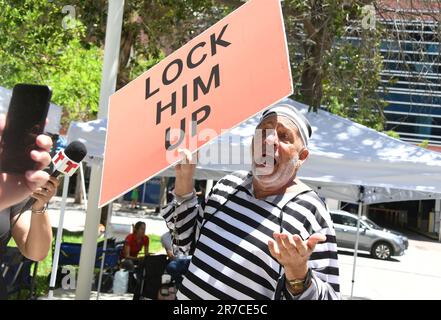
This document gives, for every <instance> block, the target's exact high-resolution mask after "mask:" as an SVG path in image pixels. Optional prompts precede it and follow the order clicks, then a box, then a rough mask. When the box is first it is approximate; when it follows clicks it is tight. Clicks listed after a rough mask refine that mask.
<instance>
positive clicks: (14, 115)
mask: <svg viewBox="0 0 441 320" xmlns="http://www.w3.org/2000/svg"><path fill="white" fill-rule="evenodd" d="M51 96H52V92H51V90H50V88H49V87H47V86H40V85H29V84H18V85H16V86H15V87H14V89H13V91H12V97H11V101H10V103H9V110H8V115H7V117H6V122H5V127H4V131H3V133H2V138H1V142H0V149H1V155H0V170H1V172H7V173H16V174H24V173H25V172H26V171H28V170H39V169H40V168H38V161H39V160H38V156H37V154H36V152H37V150H38V149H39V146H38V145H37V137H38V136H39V135H41V134H42V133H43V130H44V126H45V123H46V117H47V114H48V110H49V103H50V100H51ZM32 153H34V155H32ZM35 157H36V158H35Z"/></svg>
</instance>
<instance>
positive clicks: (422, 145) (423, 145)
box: [418, 140, 429, 149]
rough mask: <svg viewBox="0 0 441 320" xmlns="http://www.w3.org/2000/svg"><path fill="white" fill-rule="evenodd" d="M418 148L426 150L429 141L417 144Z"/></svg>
mask: <svg viewBox="0 0 441 320" xmlns="http://www.w3.org/2000/svg"><path fill="white" fill-rule="evenodd" d="M418 147H421V148H424V149H427V148H428V147H429V140H423V141H421V143H420V144H418Z"/></svg>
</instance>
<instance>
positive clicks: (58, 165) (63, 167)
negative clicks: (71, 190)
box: [21, 141, 87, 212]
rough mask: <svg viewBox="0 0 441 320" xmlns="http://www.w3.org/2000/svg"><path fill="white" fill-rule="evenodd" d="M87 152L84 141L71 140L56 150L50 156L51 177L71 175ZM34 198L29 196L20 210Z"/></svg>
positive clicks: (26, 206) (29, 204) (31, 203)
mask: <svg viewBox="0 0 441 320" xmlns="http://www.w3.org/2000/svg"><path fill="white" fill-rule="evenodd" d="M86 154H87V149H86V146H85V145H84V143H82V142H80V141H73V142H71V143H69V145H68V146H67V147H66V149H64V150H60V151H58V152H57V153H56V154H55V156H54V157H53V158H52V165H53V168H54V169H53V172H52V174H51V177H55V178H56V177H58V176H59V175H60V174H64V175H67V176H69V177H71V176H72V175H73V174H74V173H75V171H77V169H78V168H79V166H80V162H81V161H83V159H84V157H85V156H86ZM35 201H36V199H34V198H31V199H29V200H28V202H26V204H25V205H24V207H23V208H22V209H21V212H25V211H26V210H28V209H29V208H30V207H31V206H32V205H33V204H34V203H35Z"/></svg>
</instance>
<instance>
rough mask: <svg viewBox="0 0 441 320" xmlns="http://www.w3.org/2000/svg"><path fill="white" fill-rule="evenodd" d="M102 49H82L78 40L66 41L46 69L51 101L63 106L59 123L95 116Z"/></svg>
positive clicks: (93, 47) (88, 118)
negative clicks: (55, 59) (51, 93)
mask: <svg viewBox="0 0 441 320" xmlns="http://www.w3.org/2000/svg"><path fill="white" fill-rule="evenodd" d="M102 60H103V56H102V50H101V49H99V48H97V47H95V46H90V48H89V49H86V48H83V47H82V46H81V44H80V42H79V40H78V39H74V40H72V41H70V42H69V43H68V44H67V46H66V47H65V49H64V52H63V54H62V55H61V56H60V57H59V60H58V66H57V67H53V68H51V69H50V73H49V79H48V81H47V83H48V84H49V85H50V86H51V87H52V89H53V99H52V100H53V102H54V103H56V104H59V105H60V106H64V107H66V108H65V115H66V116H65V117H64V119H63V121H64V123H63V124H65V125H66V124H68V122H70V120H79V121H87V120H90V119H91V118H93V117H95V116H96V114H97V113H98V101H99V94H100V85H101V73H102Z"/></svg>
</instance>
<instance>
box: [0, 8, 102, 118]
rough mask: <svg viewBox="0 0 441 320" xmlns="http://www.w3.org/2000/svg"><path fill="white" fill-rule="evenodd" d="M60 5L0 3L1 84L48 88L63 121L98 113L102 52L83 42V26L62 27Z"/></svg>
mask: <svg viewBox="0 0 441 320" xmlns="http://www.w3.org/2000/svg"><path fill="white" fill-rule="evenodd" d="M63 6H64V5H62V4H58V3H56V2H54V1H53V2H49V1H47V0H0V42H1V43H2V46H0V85H2V86H5V87H8V88H12V87H13V86H14V85H15V84H17V83H38V84H46V85H49V86H51V87H52V89H53V102H54V103H57V104H59V105H60V106H62V107H63V119H62V122H63V124H64V125H65V126H66V125H68V123H69V122H70V121H71V120H72V119H81V120H88V119H91V118H93V117H94V115H95V114H96V110H97V106H98V100H99V86H100V79H101V61H102V53H101V50H100V49H99V48H98V47H97V46H95V45H93V44H86V43H84V42H82V41H81V39H83V38H84V33H85V27H84V25H83V24H82V23H81V22H80V21H78V20H74V21H73V23H69V25H68V28H66V29H65V28H64V27H63V21H65V19H66V16H67V14H66V13H63V12H62V9H63Z"/></svg>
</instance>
